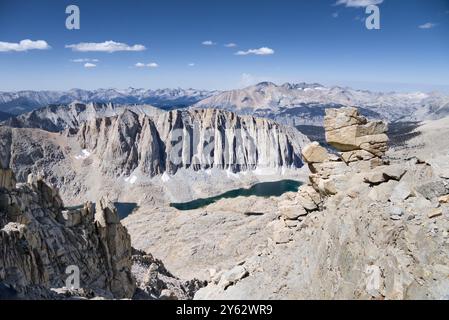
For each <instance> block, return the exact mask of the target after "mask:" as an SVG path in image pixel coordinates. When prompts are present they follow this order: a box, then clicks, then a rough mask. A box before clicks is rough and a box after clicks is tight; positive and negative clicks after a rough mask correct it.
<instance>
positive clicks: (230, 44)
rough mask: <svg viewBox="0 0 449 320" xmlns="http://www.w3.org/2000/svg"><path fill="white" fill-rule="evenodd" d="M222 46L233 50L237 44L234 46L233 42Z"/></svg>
mask: <svg viewBox="0 0 449 320" xmlns="http://www.w3.org/2000/svg"><path fill="white" fill-rule="evenodd" d="M224 46H225V47H226V48H235V47H237V44H235V43H234V42H230V43H226V44H225V45H224Z"/></svg>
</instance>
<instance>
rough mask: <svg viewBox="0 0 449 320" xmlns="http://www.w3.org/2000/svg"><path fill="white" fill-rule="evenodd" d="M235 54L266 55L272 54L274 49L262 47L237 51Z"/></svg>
mask: <svg viewBox="0 0 449 320" xmlns="http://www.w3.org/2000/svg"><path fill="white" fill-rule="evenodd" d="M235 54H236V55H238V56H247V55H250V54H255V55H258V56H268V55H272V54H274V50H273V49H271V48H267V47H262V48H259V49H249V50H247V51H237V52H236V53H235Z"/></svg>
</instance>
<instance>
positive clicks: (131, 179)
mask: <svg viewBox="0 0 449 320" xmlns="http://www.w3.org/2000/svg"><path fill="white" fill-rule="evenodd" d="M136 181H137V176H134V175H133V176H130V177H128V178H125V182H128V183H131V184H134V183H136Z"/></svg>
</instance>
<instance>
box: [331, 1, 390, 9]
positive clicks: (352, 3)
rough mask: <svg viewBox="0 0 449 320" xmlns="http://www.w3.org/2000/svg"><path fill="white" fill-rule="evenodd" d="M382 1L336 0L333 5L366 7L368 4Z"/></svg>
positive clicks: (376, 3)
mask: <svg viewBox="0 0 449 320" xmlns="http://www.w3.org/2000/svg"><path fill="white" fill-rule="evenodd" d="M382 2H384V0H338V1H337V2H336V3H335V5H336V6H339V5H345V6H346V7H352V8H361V7H367V6H370V5H373V4H374V5H378V4H381V3H382Z"/></svg>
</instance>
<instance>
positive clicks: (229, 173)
mask: <svg viewBox="0 0 449 320" xmlns="http://www.w3.org/2000/svg"><path fill="white" fill-rule="evenodd" d="M226 175H227V177H228V178H230V179H240V176H239V175H238V174H237V173H234V172H232V171H230V170H226Z"/></svg>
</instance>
